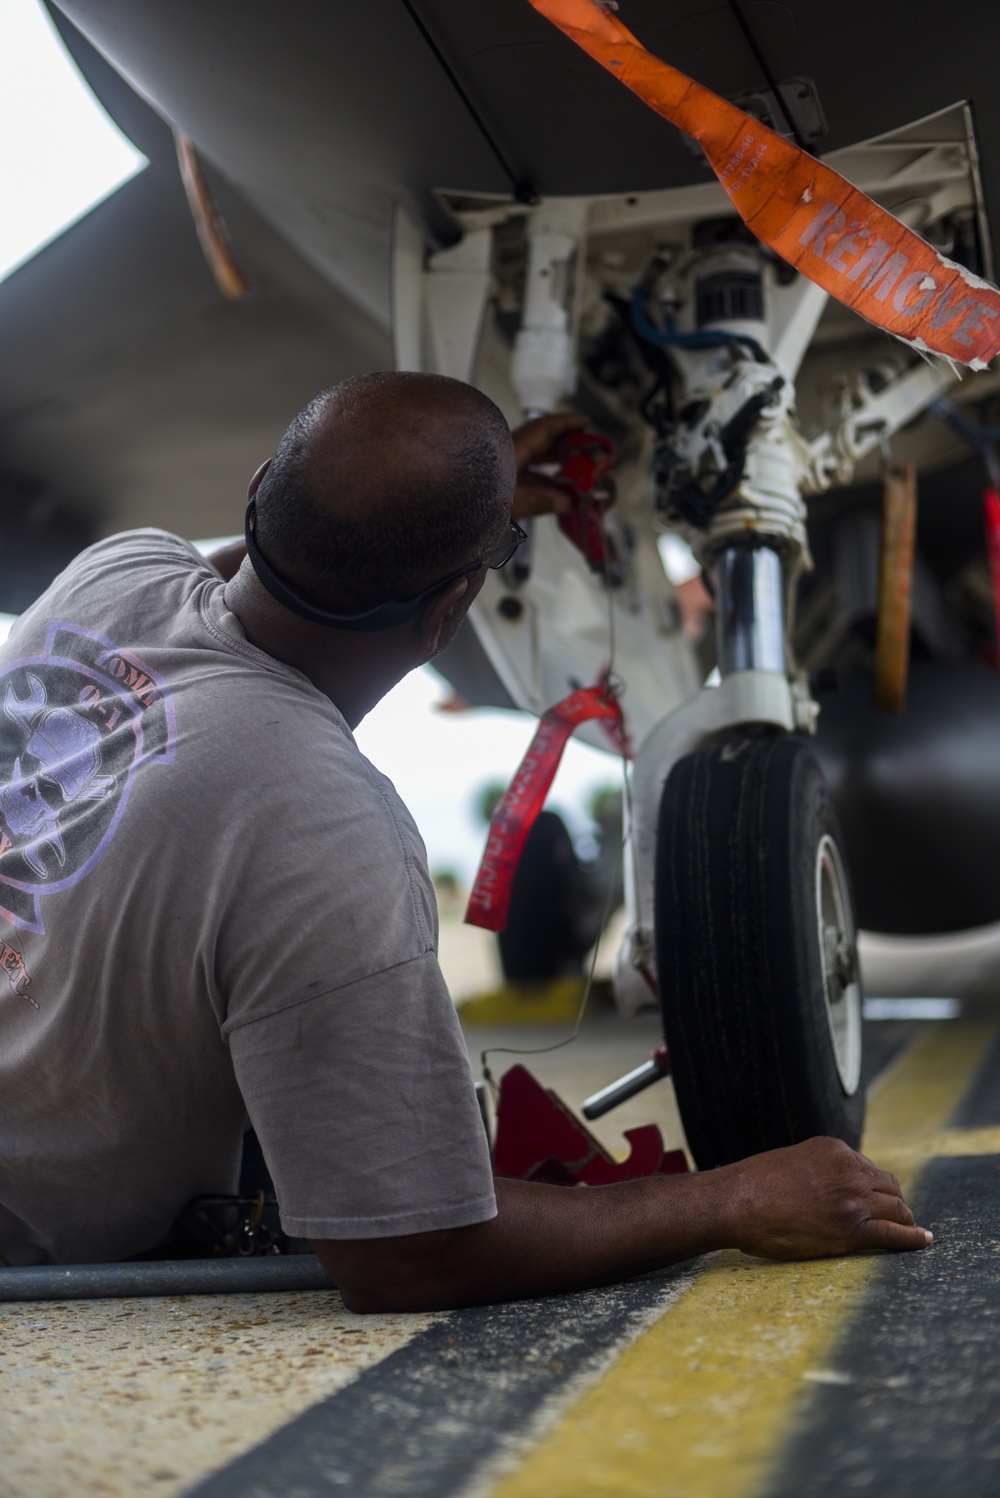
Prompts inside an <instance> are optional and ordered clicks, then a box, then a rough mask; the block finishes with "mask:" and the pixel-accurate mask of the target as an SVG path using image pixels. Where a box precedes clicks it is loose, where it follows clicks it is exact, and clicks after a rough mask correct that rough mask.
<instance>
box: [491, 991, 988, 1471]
mask: <svg viewBox="0 0 1000 1498" xmlns="http://www.w3.org/2000/svg"><path fill="white" fill-rule="evenodd" d="M996 1030H997V1024H996V1022H995V1021H992V1022H977V1021H964V1020H956V1021H954V1022H950V1023H948V1024H946V1025H941V1026H935V1028H934V1029H933V1030H932V1031H929V1032H928V1033H927V1034H926V1035H925V1036H923V1037H922V1038H921V1039H920V1041H918V1043H917V1044H916V1045H915V1046H914V1047H913V1048H912V1049H911V1050H910V1051H909V1052H908V1053H907V1054H906V1055H905V1056H904V1057H903V1059H902V1060H901V1061H900V1062H899V1063H898V1064H897V1065H895V1066H894V1067H893V1068H891V1070H890V1072H889V1073H888V1075H887V1076H886V1077H885V1078H884V1080H883V1081H882V1083H881V1085H880V1086H879V1087H877V1088H876V1089H875V1090H874V1091H873V1094H872V1096H871V1098H870V1101H869V1108H868V1128H867V1130H866V1135H865V1150H866V1153H869V1154H871V1155H872V1157H873V1158H874V1159H875V1160H877V1162H878V1163H879V1164H880V1165H882V1166H883V1167H884V1168H885V1169H889V1170H892V1171H894V1172H895V1174H897V1175H899V1177H900V1179H901V1181H902V1182H903V1185H904V1189H907V1188H908V1186H909V1185H911V1184H912V1181H913V1178H914V1173H915V1170H916V1169H917V1168H919V1165H920V1164H922V1163H923V1161H925V1160H926V1159H927V1158H928V1157H929V1156H930V1155H931V1154H934V1153H937V1154H944V1153H947V1154H956V1153H970V1154H971V1153H976V1152H977V1150H978V1149H980V1148H983V1147H985V1148H986V1150H987V1151H989V1152H993V1150H994V1149H1000V1130H992V1129H984V1130H980V1129H977V1130H957V1129H956V1130H947V1131H946V1132H945V1133H944V1134H942V1130H944V1127H945V1125H946V1123H947V1120H948V1118H949V1117H950V1116H951V1114H952V1113H953V1112H954V1110H955V1108H956V1107H957V1105H958V1103H959V1102H960V1101H961V1099H962V1097H963V1096H964V1094H965V1092H966V1089H967V1087H968V1085H969V1082H970V1081H971V1079H972V1076H973V1075H974V1073H975V1070H976V1067H977V1066H978V1064H979V1062H980V1061H981V1060H982V1058H983V1056H984V1055H985V1052H986V1050H987V1048H988V1046H989V1043H990V1042H991V1040H992V1039H993V1037H994V1035H995V1034H996ZM963 1146H964V1147H963ZM878 1262H879V1259H878V1257H876V1256H866V1257H861V1258H846V1259H820V1260H814V1261H812V1262H808V1263H796V1264H780V1263H772V1262H767V1261H764V1260H760V1259H750V1258H747V1257H745V1256H744V1255H742V1254H739V1253H735V1252H734V1253H724V1254H720V1255H719V1256H718V1257H717V1258H715V1259H714V1260H713V1261H712V1262H711V1264H710V1265H709V1267H708V1268H707V1269H706V1270H705V1272H704V1273H703V1274H702V1275H701V1276H699V1278H698V1279H697V1280H696V1281H695V1283H694V1284H693V1285H692V1287H691V1289H690V1290H689V1291H688V1292H687V1293H686V1294H685V1295H684V1296H683V1297H682V1298H681V1300H680V1301H679V1302H678V1303H677V1304H676V1305H675V1306H674V1307H673V1308H672V1309H671V1310H669V1311H668V1312H667V1313H666V1315H664V1316H663V1318H662V1319H661V1320H660V1321H659V1322H657V1324H656V1325H655V1326H654V1327H653V1328H652V1329H651V1330H650V1331H648V1332H646V1333H645V1335H644V1336H642V1337H641V1338H640V1339H639V1340H638V1341H637V1342H636V1343H634V1344H633V1345H632V1346H631V1347H630V1348H629V1349H628V1350H627V1351H626V1352H625V1353H624V1354H623V1356H622V1357H621V1359H620V1360H619V1361H618V1362H617V1363H616V1364H615V1365H614V1366H613V1367H612V1369H611V1370H610V1372H609V1373H608V1374H607V1375H606V1376H605V1377H604V1378H603V1379H602V1380H601V1381H600V1383H598V1384H597V1385H596V1386H595V1387H593V1388H592V1389H590V1390H589V1391H588V1392H587V1393H586V1394H584V1395H583V1397H582V1398H581V1399H580V1400H578V1402H577V1403H576V1404H575V1405H573V1406H572V1407H571V1409H570V1410H569V1411H568V1413H567V1414H566V1416H565V1417H564V1418H563V1420H562V1421H561V1422H560V1424H559V1425H558V1426H557V1427H556V1428H555V1430H553V1431H552V1433H551V1434H550V1435H548V1436H547V1437H546V1438H545V1439H543V1441H542V1442H541V1443H540V1444H539V1445H538V1446H537V1447H536V1448H535V1449H534V1450H533V1451H532V1452H531V1453H530V1454H529V1455H528V1456H527V1457H526V1458H525V1460H524V1461H523V1462H522V1463H521V1465H520V1466H519V1467H518V1469H517V1470H516V1471H515V1472H513V1473H512V1474H511V1475H510V1476H509V1477H507V1478H505V1479H503V1480H502V1481H501V1482H500V1483H499V1484H498V1485H497V1486H496V1487H495V1488H494V1489H493V1491H492V1495H491V1498H563V1495H565V1498H749V1495H751V1494H752V1493H753V1492H754V1491H755V1490H756V1489H758V1488H759V1486H760V1484H761V1482H762V1481H763V1479H764V1477H765V1476H766V1475H767V1472H768V1470H769V1469H770V1467H771V1466H772V1465H773V1463H774V1461H775V1459H776V1457H777V1456H778V1454H779V1453H780V1451H781V1449H782V1446H783V1443H784V1439H785V1438H786V1436H787V1435H788V1434H789V1433H790V1428H791V1421H792V1417H793V1415H794V1411H795V1408H796V1406H797V1404H798V1402H799V1400H800V1398H801V1396H802V1394H803V1392H804V1391H805V1389H807V1388H808V1384H809V1381H810V1375H812V1376H813V1377H814V1378H815V1377H816V1376H817V1375H818V1376H819V1378H820V1379H822V1376H823V1372H824V1365H825V1362H826V1359H827V1358H828V1356H829V1354H830V1352H831V1350H832V1348H833V1346H834V1344H835V1342H836V1340H837V1338H838V1336H839V1334H840V1333H841V1331H842V1330H843V1328H844V1326H845V1324H846V1322H847V1320H848V1318H849V1317H850V1315H851V1314H852V1312H853V1311H854V1309H855V1307H856V1306H857V1304H858V1300H859V1297H860V1295H861V1292H862V1289H863V1287H864V1285H865V1283H866V1281H867V1279H868V1277H869V1276H870V1275H871V1273H872V1272H873V1270H874V1268H875V1266H876V1265H877V1264H878Z"/></svg>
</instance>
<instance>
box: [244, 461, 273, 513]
mask: <svg viewBox="0 0 1000 1498" xmlns="http://www.w3.org/2000/svg"><path fill="white" fill-rule="evenodd" d="M270 466H271V459H270V458H268V460H267V462H266V463H262V464H261V465H260V467H259V468H258V469H257V472H256V473H255V474H254V476H253V478H252V479H251V480H250V483H249V486H248V487H247V503H248V504H249V502H250V501H251V499H253V497H254V495H255V494H256V493H257V490H258V489H259V488H260V486H261V480H262V479H263V477H264V475H265V473H266V472H267V470H268V469H269V468H270Z"/></svg>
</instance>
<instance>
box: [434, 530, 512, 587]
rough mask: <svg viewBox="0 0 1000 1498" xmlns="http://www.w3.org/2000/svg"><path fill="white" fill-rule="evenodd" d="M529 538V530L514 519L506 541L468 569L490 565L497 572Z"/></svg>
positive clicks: (440, 585)
mask: <svg viewBox="0 0 1000 1498" xmlns="http://www.w3.org/2000/svg"><path fill="white" fill-rule="evenodd" d="M527 539H528V532H527V531H523V530H522V529H521V527H520V526H519V525H518V523H517V521H516V520H512V521H511V522H510V535H509V536H508V537H507V539H506V541H502V542H501V543H500V545H499V546H497V547H495V548H494V549H493V551H491V552H490V554H489V556H487V557H483V559H482V561H481V562H475V563H473V565H472V566H471V567H469V568H467V571H469V572H475V571H476V569H477V568H479V567H489V568H490V570H491V571H493V572H496V570H497V568H498V567H503V566H504V564H505V563H507V562H509V561H510V559H511V557H512V556H513V555H514V553H515V551H516V550H517V548H518V547H519V546H523V545H524V543H525V541H527ZM456 576H458V577H462V576H464V574H463V573H461V572H459V573H457V574H456ZM449 581H451V579H449ZM438 587H439V588H442V587H444V584H443V583H438Z"/></svg>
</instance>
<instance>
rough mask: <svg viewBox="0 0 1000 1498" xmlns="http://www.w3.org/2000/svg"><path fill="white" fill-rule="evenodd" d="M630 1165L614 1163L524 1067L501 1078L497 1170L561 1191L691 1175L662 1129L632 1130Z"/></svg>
mask: <svg viewBox="0 0 1000 1498" xmlns="http://www.w3.org/2000/svg"><path fill="white" fill-rule="evenodd" d="M625 1138H626V1139H627V1140H628V1142H629V1144H630V1145H631V1147H632V1148H631V1153H630V1155H629V1157H628V1159H627V1160H622V1161H618V1160H613V1159H612V1158H611V1156H610V1155H609V1154H608V1152H607V1150H606V1149H605V1148H604V1146H603V1145H602V1144H601V1143H600V1142H599V1141H598V1140H597V1139H595V1138H594V1136H593V1134H592V1133H591V1132H590V1130H589V1129H588V1128H587V1127H586V1126H585V1125H584V1124H582V1123H581V1122H580V1120H579V1119H578V1118H577V1117H576V1116H575V1115H574V1114H573V1113H571V1112H570V1110H569V1108H567V1106H566V1104H565V1103H564V1102H562V1100H561V1099H560V1098H558V1097H557V1096H556V1094H555V1093H554V1092H552V1091H551V1090H550V1089H549V1088H546V1087H542V1085H541V1084H540V1083H539V1082H537V1081H536V1080H535V1078H534V1077H533V1076H532V1075H531V1073H530V1072H529V1071H528V1070H527V1069H526V1068H525V1067H523V1066H513V1067H511V1069H510V1071H509V1072H506V1073H505V1075H504V1076H503V1077H501V1079H500V1098H499V1104H498V1108H497V1132H496V1143H495V1145H494V1150H493V1168H494V1170H495V1171H496V1173H497V1175H499V1176H509V1177H512V1178H513V1179H515V1180H524V1181H546V1182H548V1183H550V1184H552V1185H557V1186H575V1185H579V1184H581V1183H582V1184H585V1185H587V1186H609V1185H611V1184H612V1183H613V1182H614V1181H634V1180H638V1179H639V1178H640V1177H642V1176H654V1175H662V1176H669V1175H680V1174H682V1173H683V1172H684V1171H686V1170H687V1161H686V1159H685V1157H684V1151H683V1150H667V1151H664V1148H663V1136H662V1135H661V1133H660V1131H659V1129H658V1128H657V1126H656V1124H644V1125H643V1126H642V1127H641V1128H638V1129H626V1130H625Z"/></svg>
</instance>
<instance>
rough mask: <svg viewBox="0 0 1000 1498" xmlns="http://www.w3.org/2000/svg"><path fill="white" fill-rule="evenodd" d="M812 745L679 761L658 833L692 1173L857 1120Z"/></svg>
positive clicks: (844, 937) (844, 948)
mask: <svg viewBox="0 0 1000 1498" xmlns="http://www.w3.org/2000/svg"><path fill="white" fill-rule="evenodd" d="M840 847H841V842H840V834H839V830H838V827H837V820H836V814H835V812H834V809H833V806H832V804H831V801H830V797H829V795H828V793H827V789H826V785H825V783H824V780H823V776H822V772H821V770H820V768H819V765H818V764H817V762H816V759H815V758H814V756H813V754H812V752H811V750H810V747H809V745H808V742H807V741H806V740H804V739H801V738H797V737H794V736H789V735H779V734H775V733H764V734H761V735H759V736H756V737H754V736H750V735H744V736H741V737H728V738H727V739H725V740H724V741H720V742H716V743H714V744H712V745H711V746H710V747H706V748H702V749H699V750H697V751H696V752H695V753H693V754H689V755H687V756H686V757H685V758H684V759H681V760H680V761H678V763H677V764H676V765H675V766H674V768H673V770H672V771H671V773H670V775H669V777H668V779H667V782H666V785H665V787H664V790H663V796H662V799H661V803H660V815H659V825H658V829H657V852H656V884H655V890H656V896H655V902H656V909H655V926H656V949H657V970H658V973H659V985H660V1003H661V1008H662V1011H663V1025H664V1034H665V1037H666V1042H667V1049H668V1051H669V1054H670V1063H671V1071H672V1074H673V1079H674V1087H675V1090H676V1095H677V1102H678V1107H679V1109H680V1114H681V1119H682V1122H683V1124H684V1129H685V1133H686V1135H687V1139H688V1145H689V1147H690V1150H691V1153H692V1154H693V1156H694V1158H695V1161H696V1162H697V1164H698V1167H699V1169H702V1170H704V1169H710V1168H711V1167H713V1166H717V1165H724V1164H728V1163H729V1162H731V1161H733V1160H739V1159H743V1158H745V1157H746V1156H747V1155H751V1154H756V1153H758V1152H760V1151H762V1150H769V1149H777V1148H779V1147H780V1146H782V1145H788V1144H795V1143H797V1142H798V1141H800V1140H803V1139H809V1138H811V1137H812V1136H813V1135H816V1134H828V1135H833V1136H835V1137H837V1138H840V1139H843V1140H845V1141H846V1142H847V1143H848V1144H850V1145H851V1146H852V1147H855V1148H856V1147H857V1145H858V1143H859V1140H860V1137H861V1126H862V1122H863V1117H864V1095H863V1092H862V1089H861V1086H860V1072H861V1032H862V1024H861V988H860V981H859V976H858V967H857V946H856V930H855V923H854V913H853V901H852V898H851V890H850V882H849V878H848V875H847V870H846V866H845V864H844V860H843V857H842V855H841V853H840Z"/></svg>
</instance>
